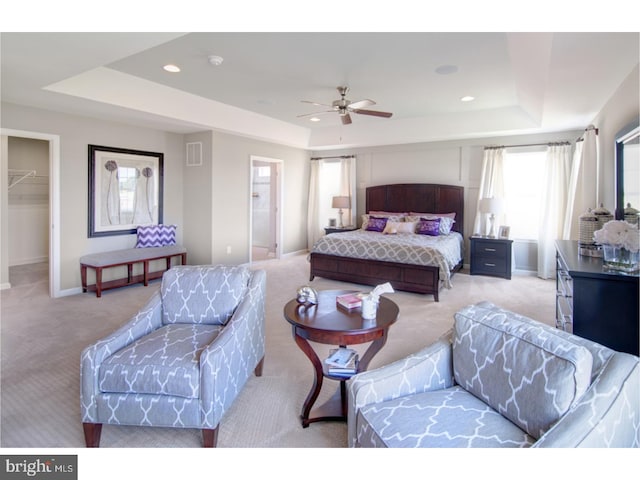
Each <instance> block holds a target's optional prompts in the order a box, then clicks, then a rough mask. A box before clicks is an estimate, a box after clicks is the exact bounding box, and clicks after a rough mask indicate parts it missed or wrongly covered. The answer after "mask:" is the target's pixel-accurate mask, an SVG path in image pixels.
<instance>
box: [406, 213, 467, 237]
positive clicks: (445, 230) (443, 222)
mask: <svg viewBox="0 0 640 480" xmlns="http://www.w3.org/2000/svg"><path fill="white" fill-rule="evenodd" d="M435 218H439V219H440V235H449V234H450V233H451V229H452V228H453V224H454V223H456V221H455V220H454V219H453V218H451V217H446V216H440V215H423V216H422V217H416V216H412V215H409V216H407V217H405V222H419V221H420V220H433V219H435Z"/></svg>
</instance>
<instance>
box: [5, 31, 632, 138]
mask: <svg viewBox="0 0 640 480" xmlns="http://www.w3.org/2000/svg"><path fill="white" fill-rule="evenodd" d="M639 44H640V34H639V33H638V32H632V33H602V32H600V33H548V32H543V33H496V32H493V33H273V32H263V33H246V32H245V33H187V34H182V33H2V36H1V49H2V50H1V57H0V59H1V62H2V64H1V69H2V71H1V73H2V78H1V80H2V83H1V94H2V101H6V102H12V103H17V104H23V105H29V106H35V107H40V108H46V109H52V110H55V111H61V112H69V113H74V114H80V115H86V116H91V117H99V118H106V119H112V120H116V121H124V122H128V123H131V124H137V125H145V126H149V127H153V128H162V129H165V130H168V131H174V132H180V133H185V132H194V131H201V130H204V129H216V130H221V131H226V132H233V133H236V134H240V135H246V136H250V137H253V138H260V139H264V140H268V141H273V142H277V143H283V144H287V145H292V146H296V147H301V148H308V149H313V150H321V149H331V148H344V147H347V146H371V145H386V144H401V143H414V142H425V141H437V140H447V139H462V138H478V137H488V136H496V135H511V134H524V133H540V132H554V131H564V130H574V129H581V128H585V127H586V126H587V125H588V124H589V123H590V122H591V121H592V120H593V118H594V117H595V116H596V114H597V113H598V112H599V110H600V109H601V108H602V107H603V106H604V104H605V103H606V102H607V100H608V99H609V98H610V97H611V95H612V94H613V92H614V91H615V90H616V88H617V87H618V86H619V85H620V84H621V83H622V81H623V80H624V79H625V78H626V77H627V76H628V74H629V73H630V72H631V71H632V70H633V68H634V67H635V66H636V65H637V64H638V61H639ZM212 54H214V55H219V56H221V57H223V58H224V62H223V63H222V65H220V66H219V67H213V66H211V65H210V64H209V62H208V61H207V57H208V56H209V55H212ZM167 63H174V64H177V65H179V66H180V67H181V69H182V71H181V72H180V73H177V74H171V73H167V72H165V71H164V70H163V69H162V66H163V65H165V64H167ZM448 66H454V67H455V68H454V70H456V71H455V73H450V74H444V75H443V74H439V73H437V72H438V69H439V68H442V67H448ZM445 70H446V68H445ZM449 70H451V69H449ZM339 85H346V86H349V87H350V92H349V93H348V95H347V98H348V99H350V100H351V101H354V102H355V101H358V100H362V99H371V100H374V101H375V102H376V105H374V106H371V107H368V108H369V109H371V110H381V111H388V112H393V117H392V118H390V119H385V118H378V117H370V116H364V115H354V114H352V119H353V123H352V124H351V125H342V124H341V122H340V117H339V115H338V114H336V113H328V114H323V115H320V116H319V117H320V118H321V121H320V122H317V123H313V122H310V121H309V118H310V117H301V118H299V117H298V115H302V114H307V113H311V112H315V111H321V110H324V109H325V108H324V107H317V106H314V105H312V104H309V103H303V102H301V100H309V101H316V102H319V103H324V104H331V102H332V101H333V100H336V99H338V98H339V94H338V92H337V90H336V87H337V86H339ZM464 95H472V96H474V97H475V100H474V101H473V102H466V103H465V102H461V101H460V98H461V97H462V96H464Z"/></svg>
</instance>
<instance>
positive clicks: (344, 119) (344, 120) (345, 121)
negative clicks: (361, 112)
mask: <svg viewBox="0 0 640 480" xmlns="http://www.w3.org/2000/svg"><path fill="white" fill-rule="evenodd" d="M340 120H342V124H343V125H349V124H350V123H351V116H350V115H349V114H348V113H345V114H344V115H340Z"/></svg>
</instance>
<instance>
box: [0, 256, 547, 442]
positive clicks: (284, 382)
mask: <svg viewBox="0 0 640 480" xmlns="http://www.w3.org/2000/svg"><path fill="white" fill-rule="evenodd" d="M46 268H47V266H46V265H40V266H27V267H13V268H12V269H11V278H10V280H11V283H12V284H13V285H14V287H13V288H12V289H10V290H4V291H2V292H1V296H0V299H1V302H2V304H1V310H0V311H1V315H2V316H1V322H2V329H1V334H2V371H1V373H2V377H1V388H2V391H1V404H0V407H1V416H0V421H1V430H0V434H1V437H0V446H2V447H3V448H22V447H31V448H45V447H46V448H56V447H63V448H68V447H70V448H80V447H83V445H84V437H83V434H82V426H81V423H80V408H79V395H78V391H79V358H80V352H81V351H82V349H83V348H84V347H85V346H87V345H89V344H91V343H92V342H94V341H95V340H97V339H99V338H101V337H103V336H104V335H106V334H108V333H110V332H112V331H113V330H115V329H116V328H117V327H119V326H120V325H122V324H123V323H125V322H126V321H127V320H128V319H129V317H130V316H131V315H133V314H134V313H135V312H136V311H137V309H138V308H139V307H140V306H141V305H142V304H144V303H145V302H146V300H147V299H148V298H149V296H150V295H151V294H152V292H153V291H154V290H155V289H157V288H158V287H159V282H158V281H156V282H154V283H152V284H151V285H150V286H149V287H143V286H132V287H127V288H121V289H116V290H110V291H107V292H104V293H103V296H102V298H96V297H95V294H80V295H74V296H70V297H64V298H59V299H50V298H49V297H48V294H47V278H46ZM253 268H263V269H265V270H266V271H267V296H268V300H267V315H266V322H267V353H266V359H265V365H264V372H263V376H262V377H259V378H258V377H253V378H251V379H250V380H249V381H248V383H247V385H246V387H245V388H244V390H243V391H242V393H241V394H240V396H239V398H238V399H237V401H236V402H235V403H234V405H233V406H232V408H231V409H230V411H229V412H228V413H227V415H226V416H225V418H224V419H223V421H222V424H221V427H220V433H219V437H218V446H219V447H259V448H270V447H312V448H313V447H315V448H323V447H345V446H346V425H345V424H344V423H338V422H326V423H315V424H312V425H311V426H309V428H306V429H303V428H302V426H301V425H300V420H299V415H300V410H301V408H302V402H303V401H304V399H305V397H306V395H307V393H308V391H309V389H310V387H311V382H312V376H313V371H312V368H311V364H310V362H309V361H308V360H307V358H306V357H305V356H304V354H303V353H302V352H301V351H300V350H299V349H298V347H297V346H296V345H295V343H294V342H293V339H292V336H291V328H290V325H289V324H288V323H287V322H286V321H285V320H284V318H283V316H282V309H283V307H284V304H285V303H286V302H287V301H289V300H290V299H291V298H293V296H294V295H295V291H296V289H297V288H298V287H299V286H301V285H305V284H307V283H309V282H308V276H309V264H308V262H307V260H306V256H305V255H296V256H291V257H288V258H286V259H284V260H272V261H267V262H263V263H256V264H254V266H253ZM310 285H311V286H313V287H314V288H316V289H334V288H352V289H361V290H367V289H369V287H365V286H359V285H353V284H348V283H342V282H335V281H330V280H325V279H322V278H316V279H315V280H314V281H313V282H311V283H310ZM388 296H389V298H391V299H393V300H394V301H395V302H396V303H397V304H398V305H399V307H400V317H399V319H398V321H397V323H396V324H395V325H393V326H392V327H391V329H390V332H389V340H388V342H387V344H386V345H385V347H384V348H383V349H382V350H381V351H380V353H379V354H378V355H377V356H376V357H375V358H374V359H373V361H372V362H371V364H370V368H375V367H376V366H380V365H383V364H386V363H388V362H391V361H394V360H396V359H399V358H401V357H403V356H405V355H407V354H409V353H411V352H414V351H416V350H418V349H420V348H422V347H423V346H425V345H428V344H430V343H432V342H433V341H434V340H435V339H437V338H438V337H439V336H440V335H441V334H442V333H444V332H445V331H446V330H448V329H449V328H450V327H451V325H452V323H453V314H454V313H455V312H456V311H457V310H459V309H460V308H462V307H463V306H465V305H468V304H470V303H474V302H477V301H481V300H489V301H492V302H494V303H496V304H498V305H500V306H503V307H505V308H508V309H511V310H514V311H516V312H518V313H522V314H524V315H527V316H530V317H531V318H534V319H537V320H540V321H543V322H545V323H548V324H554V316H555V281H553V280H547V281H545V280H540V279H538V278H536V277H534V276H530V275H515V276H514V277H513V279H512V280H510V281H509V280H504V279H499V278H490V277H482V276H470V275H468V274H467V273H465V271H463V272H460V273H458V274H456V275H455V276H454V277H453V288H452V289H451V290H446V289H445V290H444V291H442V292H441V294H440V302H438V303H435V302H434V301H433V297H431V296H424V295H419V294H411V293H403V292H396V293H393V294H389V295H388ZM329 348H331V347H330V346H329V345H318V346H317V349H318V352H319V354H320V355H321V356H324V355H326V354H327V352H328V350H329ZM336 387H337V383H336V382H332V381H330V380H326V381H325V384H324V389H323V392H322V394H321V398H320V399H319V400H318V402H317V405H319V404H321V403H322V401H323V400H324V399H326V398H328V397H329V396H330V395H332V394H333V393H334V392H335V388H336ZM101 445H102V446H103V447H199V446H200V445H201V435H200V432H199V431H197V430H180V429H165V428H141V427H123V426H111V425H105V426H104V428H103V432H102V441H101Z"/></svg>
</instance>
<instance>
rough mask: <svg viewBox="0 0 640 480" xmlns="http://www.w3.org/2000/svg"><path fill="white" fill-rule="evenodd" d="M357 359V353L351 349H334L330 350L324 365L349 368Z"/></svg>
mask: <svg viewBox="0 0 640 480" xmlns="http://www.w3.org/2000/svg"><path fill="white" fill-rule="evenodd" d="M357 359H358V353H357V352H356V351H355V350H353V349H351V348H345V347H341V348H336V349H334V350H331V352H330V354H329V356H328V357H327V358H326V359H325V361H324V362H325V363H326V364H327V365H328V366H329V368H332V367H342V368H345V367H351V366H352V365H353V363H354V362H356V361H357Z"/></svg>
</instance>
